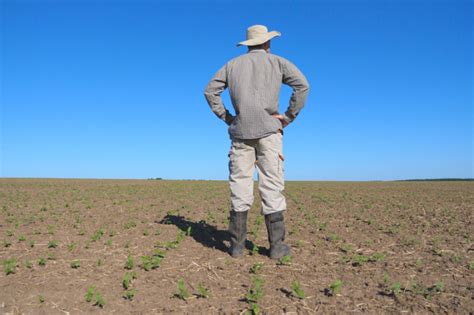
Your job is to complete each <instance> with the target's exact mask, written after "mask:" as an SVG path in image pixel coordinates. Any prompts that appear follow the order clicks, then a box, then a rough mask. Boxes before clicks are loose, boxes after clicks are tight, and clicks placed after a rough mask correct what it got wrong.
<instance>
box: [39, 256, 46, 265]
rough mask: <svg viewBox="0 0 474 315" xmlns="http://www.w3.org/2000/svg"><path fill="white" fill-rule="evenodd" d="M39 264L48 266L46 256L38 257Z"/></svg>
mask: <svg viewBox="0 0 474 315" xmlns="http://www.w3.org/2000/svg"><path fill="white" fill-rule="evenodd" d="M38 265H40V266H46V259H44V257H40V259H38Z"/></svg>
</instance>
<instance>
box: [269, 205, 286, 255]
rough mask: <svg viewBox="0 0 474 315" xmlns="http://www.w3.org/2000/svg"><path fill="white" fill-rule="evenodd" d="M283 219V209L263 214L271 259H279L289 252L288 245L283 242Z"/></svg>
mask: <svg viewBox="0 0 474 315" xmlns="http://www.w3.org/2000/svg"><path fill="white" fill-rule="evenodd" d="M283 219H284V218H283V211H279V212H275V213H271V214H267V215H265V225H266V226H267V232H268V242H270V258H271V259H280V258H282V257H283V256H286V255H289V254H290V247H289V246H288V245H286V244H284V243H283V241H284V240H285V223H284V222H283Z"/></svg>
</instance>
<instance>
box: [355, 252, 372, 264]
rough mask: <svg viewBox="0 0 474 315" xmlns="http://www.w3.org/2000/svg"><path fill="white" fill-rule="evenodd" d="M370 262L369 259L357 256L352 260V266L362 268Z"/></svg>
mask: <svg viewBox="0 0 474 315" xmlns="http://www.w3.org/2000/svg"><path fill="white" fill-rule="evenodd" d="M368 261H369V257H367V256H365V255H361V254H357V255H355V256H354V257H353V258H352V265H353V266H362V265H363V264H365V263H366V262H368Z"/></svg>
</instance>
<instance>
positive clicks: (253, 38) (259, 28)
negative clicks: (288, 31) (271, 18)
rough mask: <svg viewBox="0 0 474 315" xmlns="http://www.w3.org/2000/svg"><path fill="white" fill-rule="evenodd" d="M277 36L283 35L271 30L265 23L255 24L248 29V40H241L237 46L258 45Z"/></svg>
mask: <svg viewBox="0 0 474 315" xmlns="http://www.w3.org/2000/svg"><path fill="white" fill-rule="evenodd" d="M275 36H281V33H280V32H277V31H271V32H269V31H268V29H267V27H266V26H264V25H254V26H250V27H249V28H248V29H247V40H244V41H243V42H240V43H238V44H237V46H242V45H245V46H257V45H261V44H263V43H265V42H267V41H269V40H270V39H272V38H273V37H275Z"/></svg>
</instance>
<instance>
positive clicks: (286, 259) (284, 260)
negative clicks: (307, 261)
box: [277, 255, 292, 266]
mask: <svg viewBox="0 0 474 315" xmlns="http://www.w3.org/2000/svg"><path fill="white" fill-rule="evenodd" d="M291 261H292V258H291V256H290V255H285V256H283V257H282V258H280V259H279V260H278V262H277V265H280V266H289V265H291Z"/></svg>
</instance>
